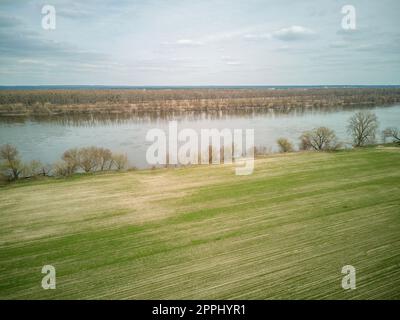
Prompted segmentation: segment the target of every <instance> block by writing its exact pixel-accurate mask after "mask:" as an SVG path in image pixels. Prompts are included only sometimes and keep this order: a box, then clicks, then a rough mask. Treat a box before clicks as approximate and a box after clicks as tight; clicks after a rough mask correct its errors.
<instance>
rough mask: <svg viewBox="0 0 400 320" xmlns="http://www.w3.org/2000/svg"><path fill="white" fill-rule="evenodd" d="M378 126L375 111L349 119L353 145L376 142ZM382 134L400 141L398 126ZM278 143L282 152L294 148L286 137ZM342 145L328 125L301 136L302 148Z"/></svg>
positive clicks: (316, 148)
mask: <svg viewBox="0 0 400 320" xmlns="http://www.w3.org/2000/svg"><path fill="white" fill-rule="evenodd" d="M378 127H379V123H378V118H377V116H376V115H375V114H374V113H372V112H369V111H360V112H357V113H356V114H354V115H353V116H352V117H351V118H350V119H349V121H348V124H347V132H348V133H349V135H350V136H351V139H352V143H353V146H354V147H361V146H365V145H368V144H373V143H374V142H375V138H376V134H377V131H378ZM382 135H383V139H384V141H385V142H386V141H387V139H391V140H392V142H396V143H400V131H399V129H397V128H386V129H385V130H384V131H383V132H382ZM277 144H278V146H279V149H280V151H281V152H291V151H293V150H294V147H293V144H292V143H291V142H290V141H289V140H288V139H286V138H279V139H278V140H277ZM341 145H342V144H341V143H340V142H339V141H338V138H337V136H336V134H335V132H334V131H333V130H331V129H329V128H326V127H319V128H315V129H313V130H310V131H306V132H303V134H302V135H301V136H300V150H316V151H331V150H336V149H339V148H340V147H341Z"/></svg>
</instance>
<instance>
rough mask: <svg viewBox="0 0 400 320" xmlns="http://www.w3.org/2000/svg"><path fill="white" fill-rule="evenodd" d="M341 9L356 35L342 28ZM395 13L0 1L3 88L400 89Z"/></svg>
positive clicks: (325, 3) (159, 2)
mask: <svg viewBox="0 0 400 320" xmlns="http://www.w3.org/2000/svg"><path fill="white" fill-rule="evenodd" d="M348 4H350V5H353V6H354V8H355V9H356V30H344V29H343V28H342V26H341V21H342V18H343V14H342V13H341V9H342V6H343V5H348ZM44 5H53V6H54V7H55V9H56V29H55V30H44V29H43V28H42V25H41V20H42V17H43V15H42V13H41V9H42V7H43V6H44ZM399 12H400V1H398V0H383V1H366V0H364V1H361V0H358V1H355V0H347V1H336V0H303V1H294V0H293V1H289V0H276V1H275V0H271V1H269V0H263V1H261V0H241V1H239V0H229V1H228V0H213V1H211V0H202V1H194V0H148V1H127V0H120V1H111V0H103V1H101V0H100V1H99V0H97V1H94V0H85V1H83V0H82V1H80V0H79V1H78V0H58V1H50V0H46V1H38V0H31V1H23V0H21V1H14V0H2V1H1V2H0V85H66V84H71V85H79V84H93V85H306V84H309V85H312V84H317V85H318V84H327V85H329V84H333V85H334V84H400V54H399V53H400V19H399Z"/></svg>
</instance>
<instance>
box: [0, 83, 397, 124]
mask: <svg viewBox="0 0 400 320" xmlns="http://www.w3.org/2000/svg"><path fill="white" fill-rule="evenodd" d="M398 102H400V88H397V87H383V88H375V87H372V88H371V87H369V88H288V89H272V88H243V89H225V88H217V89H213V88H195V89H156V90H149V89H90V90H89V89H73V90H72V89H46V90H0V117H1V116H3V117H4V116H29V115H46V116H51V115H68V114H69V115H71V114H107V113H112V114H130V113H137V112H140V111H144V112H150V111H151V112H170V111H180V112H182V111H183V112H184V111H201V112H207V111H214V112H215V111H235V110H247V109H252V110H260V109H283V110H285V109H292V108H299V107H300V108H311V107H318V108H321V107H322V108H324V107H327V108H329V107H346V106H378V105H388V104H394V103H398Z"/></svg>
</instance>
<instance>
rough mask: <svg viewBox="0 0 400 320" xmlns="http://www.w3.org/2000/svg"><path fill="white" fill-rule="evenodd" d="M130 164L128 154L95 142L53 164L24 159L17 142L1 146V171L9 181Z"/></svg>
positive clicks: (72, 151) (63, 174) (119, 168)
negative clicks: (103, 146)
mask: <svg viewBox="0 0 400 320" xmlns="http://www.w3.org/2000/svg"><path fill="white" fill-rule="evenodd" d="M127 165H128V158H127V156H126V155H125V154H119V153H112V152H111V150H109V149H107V148H99V147H94V146H92V147H84V148H73V149H69V150H67V151H65V152H64V153H63V155H62V157H61V160H59V161H57V162H56V163H54V164H53V165H47V164H43V163H41V162H40V161H37V160H32V161H30V162H28V163H25V162H23V161H22V160H21V157H20V155H19V152H18V149H17V148H16V147H15V146H13V145H10V144H5V145H3V146H1V147H0V175H1V176H2V178H3V180H6V181H15V180H18V179H22V178H32V177H39V176H56V177H67V176H71V175H73V174H74V173H76V172H85V173H90V172H97V171H111V170H123V169H126V168H127Z"/></svg>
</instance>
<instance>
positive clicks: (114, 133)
mask: <svg viewBox="0 0 400 320" xmlns="http://www.w3.org/2000/svg"><path fill="white" fill-rule="evenodd" d="M361 109H362V110H365V109H368V110H371V111H373V112H375V114H376V115H377V116H378V119H379V123H380V128H379V129H380V131H381V130H383V129H384V128H386V127H390V126H394V127H400V105H395V106H384V107H375V108H365V107H364V108H352V109H351V110H349V109H346V110H342V109H337V110H329V111H327V110H315V109H313V110H292V111H290V112H286V113H281V112H277V111H268V112H263V113H257V114H252V113H250V114H249V113H246V114H241V115H238V114H231V115H227V114H213V115H205V114H198V115H171V116H170V119H167V118H168V117H165V116H163V117H154V116H153V117H148V116H146V117H145V116H136V117H130V118H122V119H121V118H119V119H111V118H110V119H104V118H102V119H90V120H88V119H79V118H78V119H76V118H75V119H64V118H59V119H56V118H53V119H36V120H24V121H21V120H19V121H16V120H10V119H8V120H5V119H2V120H1V121H0V144H5V143H10V144H13V145H15V146H17V147H18V149H19V151H20V153H21V156H22V158H23V159H24V160H27V161H28V160H32V159H37V160H41V161H42V162H44V163H54V162H55V161H57V160H59V159H60V157H61V155H62V153H63V152H64V151H65V150H66V149H69V148H73V147H84V146H91V145H95V146H98V147H100V146H101V147H106V148H109V149H111V150H112V151H114V152H121V153H126V154H127V155H128V158H129V162H130V164H131V165H134V166H136V167H138V168H145V167H147V166H148V165H147V163H146V159H145V155H146V150H147V147H148V146H149V145H150V144H151V142H146V140H145V137H146V133H147V131H148V130H150V129H152V128H161V129H164V130H166V132H168V121H169V120H171V118H173V119H174V120H177V121H178V129H184V128H192V129H195V130H196V131H198V132H199V131H200V129H205V128H216V129H224V128H229V129H254V131H255V144H256V146H264V147H266V148H267V149H268V150H269V151H271V152H273V151H276V150H277V145H276V140H277V139H278V138H280V137H286V138H288V139H290V140H291V141H292V142H293V143H294V144H295V145H297V144H298V142H299V139H298V137H299V136H300V134H301V133H302V132H303V131H305V130H309V129H312V128H315V127H319V126H326V127H329V128H331V129H333V130H335V132H336V134H337V136H338V137H339V139H340V141H342V142H344V143H347V142H349V138H348V136H347V133H346V122H347V120H348V118H349V117H350V116H351V115H352V114H354V113H355V112H356V111H358V110H361Z"/></svg>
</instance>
